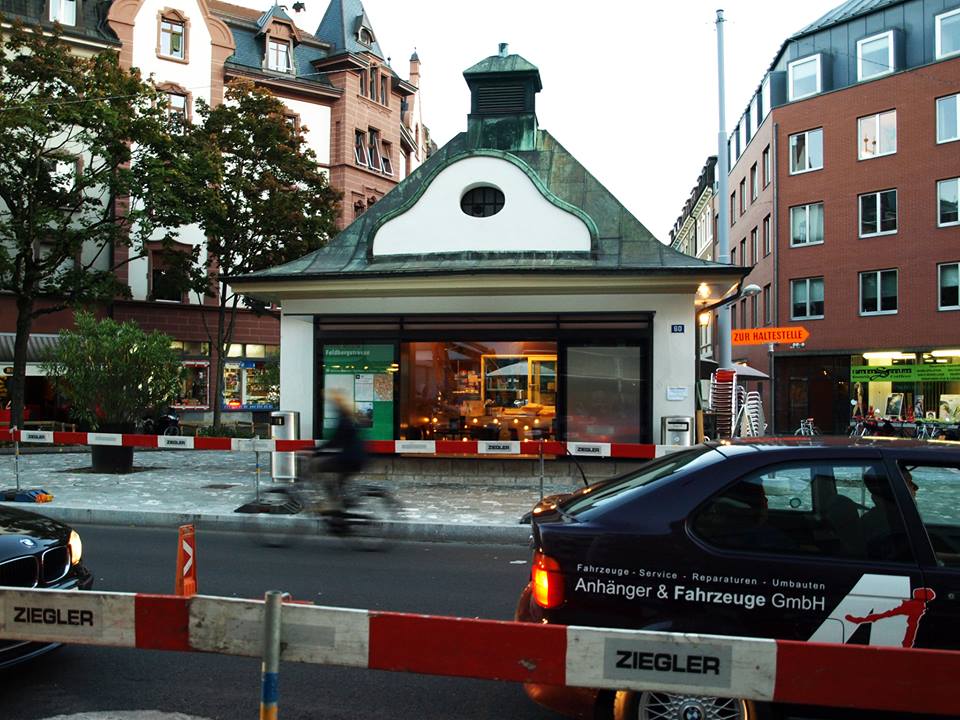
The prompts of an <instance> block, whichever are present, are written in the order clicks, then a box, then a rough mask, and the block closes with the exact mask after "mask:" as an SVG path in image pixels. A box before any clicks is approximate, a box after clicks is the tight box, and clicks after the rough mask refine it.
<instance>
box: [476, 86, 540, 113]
mask: <svg viewBox="0 0 960 720" xmlns="http://www.w3.org/2000/svg"><path fill="white" fill-rule="evenodd" d="M474 96H475V98H474V99H475V102H476V113H477V114H478V115H506V114H509V113H522V112H525V111H526V112H529V108H527V107H526V89H525V87H524V86H523V85H521V84H511V85H487V86H481V87H478V88H476V89H475V90H474Z"/></svg>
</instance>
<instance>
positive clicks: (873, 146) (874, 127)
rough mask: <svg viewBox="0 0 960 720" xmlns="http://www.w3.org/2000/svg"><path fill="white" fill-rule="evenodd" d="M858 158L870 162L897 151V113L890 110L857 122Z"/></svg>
mask: <svg viewBox="0 0 960 720" xmlns="http://www.w3.org/2000/svg"><path fill="white" fill-rule="evenodd" d="M857 139H858V142H857V148H858V153H859V155H858V157H859V158H860V159H861V160H868V159H870V158H874V157H880V156H881V155H892V154H893V153H895V152H896V151H897V111H896V110H889V111H887V112H883V113H879V114H877V115H870V116H868V117H862V118H860V119H859V120H857Z"/></svg>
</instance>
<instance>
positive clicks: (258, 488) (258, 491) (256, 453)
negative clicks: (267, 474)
mask: <svg viewBox="0 0 960 720" xmlns="http://www.w3.org/2000/svg"><path fill="white" fill-rule="evenodd" d="M254 454H255V455H256V456H257V481H256V482H257V502H260V451H259V450H256V451H255V452H254Z"/></svg>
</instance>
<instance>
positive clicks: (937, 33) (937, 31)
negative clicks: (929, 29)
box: [933, 7, 960, 60]
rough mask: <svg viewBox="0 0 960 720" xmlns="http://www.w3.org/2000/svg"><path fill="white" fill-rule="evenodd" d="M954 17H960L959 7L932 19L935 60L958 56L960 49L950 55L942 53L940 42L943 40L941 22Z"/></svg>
mask: <svg viewBox="0 0 960 720" xmlns="http://www.w3.org/2000/svg"><path fill="white" fill-rule="evenodd" d="M955 15H960V7H958V8H954V9H953V10H948V11H947V12H944V13H940V14H939V15H937V16H935V17H934V19H933V27H934V54H935V57H936V59H937V60H943V59H944V58H948V57H953V56H954V55H960V47H958V48H957V49H956V50H954V51H953V52H950V53H946V54H944V53H943V50H942V40H943V30H942V27H943V21H944V20H946V19H947V18H949V17H953V16H955Z"/></svg>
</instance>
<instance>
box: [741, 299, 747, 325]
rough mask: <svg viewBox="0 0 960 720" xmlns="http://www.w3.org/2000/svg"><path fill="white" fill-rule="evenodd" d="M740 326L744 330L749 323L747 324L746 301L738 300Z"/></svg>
mask: <svg viewBox="0 0 960 720" xmlns="http://www.w3.org/2000/svg"><path fill="white" fill-rule="evenodd" d="M740 327H741V328H743V329H744V330H746V329H747V328H748V327H749V325H747V301H746V300H745V299H744V300H741V301H740Z"/></svg>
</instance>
